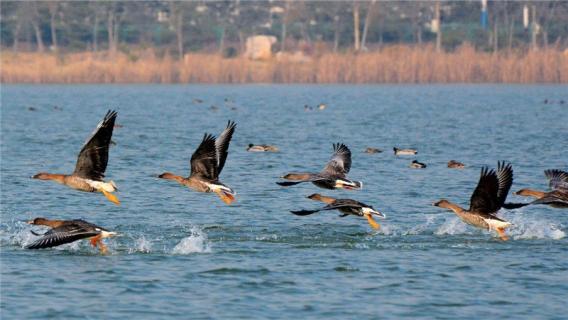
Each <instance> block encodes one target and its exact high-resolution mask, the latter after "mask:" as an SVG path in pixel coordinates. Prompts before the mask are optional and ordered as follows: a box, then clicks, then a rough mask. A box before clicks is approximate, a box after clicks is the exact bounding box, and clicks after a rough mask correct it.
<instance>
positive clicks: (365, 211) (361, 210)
mask: <svg viewBox="0 0 568 320" xmlns="http://www.w3.org/2000/svg"><path fill="white" fill-rule="evenodd" d="M308 198H309V199H312V200H315V201H320V202H323V203H326V204H327V205H326V206H324V207H323V208H320V209H314V210H298V211H290V212H292V213H293V214H295V215H297V216H307V215H310V214H314V213H316V212H320V211H326V210H339V212H341V215H339V216H340V217H341V218H343V217H347V216H349V215H354V216H358V217H365V218H366V219H367V222H368V223H369V225H370V226H371V227H372V228H373V229H379V228H380V225H379V224H378V223H377V222H376V221H375V219H373V215H375V216H378V217H380V218H386V216H385V215H384V214H382V213H381V212H379V211H377V210H375V209H374V208H373V207H372V206H370V205H366V204H364V203H362V202H359V201H356V200H353V199H335V198H332V197H327V196H323V195H321V194H318V193H314V194H312V195H310V196H308Z"/></svg>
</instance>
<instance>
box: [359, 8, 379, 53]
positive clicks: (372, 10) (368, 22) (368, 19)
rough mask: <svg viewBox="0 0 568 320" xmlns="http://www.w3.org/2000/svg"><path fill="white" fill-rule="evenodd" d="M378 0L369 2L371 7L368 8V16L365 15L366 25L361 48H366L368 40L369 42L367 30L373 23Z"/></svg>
mask: <svg viewBox="0 0 568 320" xmlns="http://www.w3.org/2000/svg"><path fill="white" fill-rule="evenodd" d="M376 2H377V0H372V1H371V2H370V3H369V7H368V8H367V16H366V17H365V25H364V26H363V35H362V36H361V48H363V50H366V49H367V48H366V46H365V44H366V42H367V32H368V31H369V26H370V25H371V20H372V18H373V16H374V15H375V9H376V7H377V6H376Z"/></svg>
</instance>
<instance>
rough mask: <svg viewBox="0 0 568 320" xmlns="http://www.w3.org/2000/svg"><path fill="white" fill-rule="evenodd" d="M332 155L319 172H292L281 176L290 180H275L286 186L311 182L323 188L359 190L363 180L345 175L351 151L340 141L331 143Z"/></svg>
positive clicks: (347, 171)
mask: <svg viewBox="0 0 568 320" xmlns="http://www.w3.org/2000/svg"><path fill="white" fill-rule="evenodd" d="M333 150H334V153H333V156H332V157H331V159H330V160H329V162H328V163H327V165H326V166H325V168H323V170H322V171H321V172H319V173H306V172H293V173H288V174H286V175H284V176H282V177H281V178H282V179H286V180H290V181H284V182H277V184H279V185H281V186H284V187H287V186H293V185H296V184H298V183H303V182H311V183H313V184H315V185H316V186H318V187H320V188H324V189H347V190H360V189H362V188H363V182H361V181H351V180H349V179H347V177H346V175H347V173H349V170H350V169H351V151H350V150H349V148H347V146H346V145H344V144H342V143H337V144H333Z"/></svg>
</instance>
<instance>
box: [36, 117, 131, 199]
mask: <svg viewBox="0 0 568 320" xmlns="http://www.w3.org/2000/svg"><path fill="white" fill-rule="evenodd" d="M116 116H117V113H116V111H113V110H109V111H108V112H107V114H106V115H105V117H104V119H103V120H102V121H101V122H100V123H99V125H98V126H97V128H96V129H95V131H94V132H93V134H92V135H91V136H90V137H89V139H87V142H85V144H84V145H83V148H82V149H81V151H80V152H79V156H78V158H77V163H76V165H75V171H73V173H72V174H54V173H47V172H41V173H38V174H36V175H34V176H32V178H33V179H39V180H53V181H55V182H58V183H61V184H63V185H66V186H68V187H70V188H72V189H75V190H79V191H85V192H101V193H102V194H104V195H105V197H106V198H107V199H108V200H109V201H111V202H112V203H114V204H117V205H118V204H120V201H119V200H118V198H117V197H116V195H114V194H112V193H113V192H115V191H117V187H116V185H115V184H114V182H113V181H109V182H106V181H104V180H103V178H104V177H105V170H106V168H107V164H108V152H109V145H110V142H111V138H112V130H113V129H114V122H115V120H116Z"/></svg>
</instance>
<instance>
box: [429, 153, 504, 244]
mask: <svg viewBox="0 0 568 320" xmlns="http://www.w3.org/2000/svg"><path fill="white" fill-rule="evenodd" d="M512 184H513V168H512V167H511V165H510V164H505V163H504V162H499V163H498V164H497V173H495V171H494V170H493V169H491V170H489V169H488V168H487V167H484V168H482V169H481V176H480V178H479V182H478V183H477V188H475V191H473V195H472V196H471V200H470V206H469V210H466V209H463V208H462V207H460V206H458V205H457V204H454V203H451V202H449V201H448V200H445V199H442V200H440V201H438V202H436V203H434V204H433V205H434V206H437V207H441V208H445V209H449V210H452V211H453V212H454V213H455V214H456V215H457V216H458V217H460V218H461V219H462V220H463V221H464V222H465V223H467V224H470V225H472V226H475V227H478V228H481V229H487V230H495V231H497V233H498V234H499V237H501V239H502V240H507V239H508V237H507V235H506V234H505V229H506V228H508V227H509V226H510V225H511V223H509V222H507V221H505V220H503V219H500V218H499V217H497V216H496V215H495V213H497V211H499V209H501V207H503V204H504V203H505V199H506V198H507V193H509V189H510V188H511V185H512Z"/></svg>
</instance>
